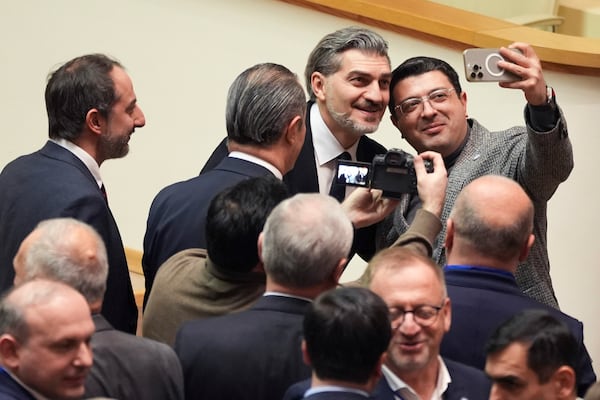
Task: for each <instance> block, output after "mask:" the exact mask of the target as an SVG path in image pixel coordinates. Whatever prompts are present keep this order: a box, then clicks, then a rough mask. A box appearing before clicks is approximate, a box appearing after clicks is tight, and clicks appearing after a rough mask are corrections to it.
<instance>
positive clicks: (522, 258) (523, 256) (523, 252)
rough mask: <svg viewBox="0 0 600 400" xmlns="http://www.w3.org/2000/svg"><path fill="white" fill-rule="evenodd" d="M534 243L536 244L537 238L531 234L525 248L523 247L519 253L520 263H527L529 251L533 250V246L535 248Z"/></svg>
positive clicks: (524, 245) (524, 244)
mask: <svg viewBox="0 0 600 400" xmlns="http://www.w3.org/2000/svg"><path fill="white" fill-rule="evenodd" d="M533 242H535V236H534V235H533V233H531V234H530V235H529V237H528V238H527V240H526V241H525V243H523V247H521V252H520V253H519V261H525V259H526V258H527V256H528V255H529V250H531V246H533Z"/></svg>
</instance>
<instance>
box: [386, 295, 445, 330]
mask: <svg viewBox="0 0 600 400" xmlns="http://www.w3.org/2000/svg"><path fill="white" fill-rule="evenodd" d="M445 301H446V299H444V300H442V304H440V305H439V306H430V305H428V304H423V305H420V306H418V307H415V308H413V309H412V310H402V309H391V310H390V321H391V322H392V327H393V328H394V329H397V328H398V327H400V325H402V323H403V322H404V319H405V317H406V314H412V315H413V319H414V320H415V322H416V323H417V324H419V325H421V326H430V325H432V324H433V323H434V322H435V320H436V319H437V316H438V314H439V313H440V311H441V309H442V308H444V302H445Z"/></svg>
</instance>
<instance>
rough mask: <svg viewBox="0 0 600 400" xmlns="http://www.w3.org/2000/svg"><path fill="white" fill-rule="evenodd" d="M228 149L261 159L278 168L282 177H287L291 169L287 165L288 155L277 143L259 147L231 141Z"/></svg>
mask: <svg viewBox="0 0 600 400" xmlns="http://www.w3.org/2000/svg"><path fill="white" fill-rule="evenodd" d="M228 149H229V151H230V152H232V151H239V152H242V153H246V154H250V155H251V156H254V157H256V158H260V159H261V160H264V161H266V162H268V163H269V164H271V165H273V166H274V167H275V168H277V169H278V170H279V172H281V174H282V175H285V174H286V173H288V172H289V170H290V169H291V166H288V165H286V161H287V158H288V157H287V155H286V154H285V153H283V152H282V151H281V150H280V148H279V147H278V146H277V144H276V143H275V144H272V145H270V146H266V147H259V146H254V145H248V144H239V143H236V142H232V141H230V142H229V144H228Z"/></svg>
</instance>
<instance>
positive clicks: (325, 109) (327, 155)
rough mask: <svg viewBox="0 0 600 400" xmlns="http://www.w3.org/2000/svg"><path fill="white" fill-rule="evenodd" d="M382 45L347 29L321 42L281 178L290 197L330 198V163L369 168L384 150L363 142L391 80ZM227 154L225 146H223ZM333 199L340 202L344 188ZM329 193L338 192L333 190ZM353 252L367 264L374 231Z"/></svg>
mask: <svg viewBox="0 0 600 400" xmlns="http://www.w3.org/2000/svg"><path fill="white" fill-rule="evenodd" d="M387 52H388V46H387V43H386V41H385V40H384V39H383V38H382V37H381V36H380V35H378V34H377V33H375V32H373V31H371V30H368V29H364V28H359V27H348V28H344V29H340V30H338V31H335V32H333V33H330V34H328V35H326V36H325V37H323V38H322V39H321V41H320V42H319V43H318V44H317V45H316V47H315V48H314V50H313V51H312V52H311V54H310V56H309V58H308V62H307V64H306V70H305V79H306V88H307V90H308V93H309V97H310V100H309V102H308V105H307V111H306V139H305V140H304V144H303V146H302V150H301V151H300V155H299V156H298V161H297V162H296V166H295V167H294V168H293V169H292V170H290V171H289V172H288V173H287V174H286V175H285V176H284V182H285V183H286V184H287V185H288V188H289V190H290V192H291V194H295V193H313V192H319V193H323V194H332V195H333V194H334V190H332V189H334V186H335V185H334V184H335V183H336V182H335V179H334V177H335V168H336V159H337V158H338V157H339V156H340V155H341V154H343V153H347V154H348V155H349V159H351V160H354V161H363V162H368V163H370V162H371V161H372V160H373V157H374V156H375V155H376V154H383V153H385V152H386V149H385V147H383V146H382V145H380V144H379V143H377V142H376V141H374V140H372V139H370V138H368V137H367V136H366V134H368V133H372V132H375V131H376V130H377V128H378V127H379V123H380V121H381V118H382V117H383V114H384V112H385V107H386V106H387V104H388V100H389V92H388V89H389V82H390V77H391V72H390V71H391V68H390V60H389V57H388V54H387ZM229 150H232V149H231V144H230V145H229ZM227 152H228V150H227V144H226V141H223V142H221V144H220V145H219V146H218V147H217V149H216V150H215V151H214V152H213V154H212V155H211V158H210V159H209V160H208V161H207V163H206V165H205V166H204V168H203V169H202V172H201V174H202V173H205V172H206V171H208V170H211V169H212V168H214V166H215V165H216V164H217V163H218V162H219V161H220V160H221V159H222V158H223V157H225V156H226V154H227ZM336 189H341V193H340V194H339V195H338V194H336V197H338V196H339V197H338V200H340V201H341V200H342V199H343V198H344V192H345V190H344V188H343V187H342V188H336ZM335 192H339V191H338V190H335ZM354 250H355V251H356V252H358V253H359V254H360V255H361V257H363V258H364V259H366V260H368V259H369V258H371V257H372V255H373V254H374V252H375V227H369V228H365V229H361V230H359V231H358V232H357V237H356V239H355V241H354Z"/></svg>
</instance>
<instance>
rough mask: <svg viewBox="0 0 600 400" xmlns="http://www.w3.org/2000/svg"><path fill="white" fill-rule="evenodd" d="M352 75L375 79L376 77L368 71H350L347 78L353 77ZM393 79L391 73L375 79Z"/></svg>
mask: <svg viewBox="0 0 600 400" xmlns="http://www.w3.org/2000/svg"><path fill="white" fill-rule="evenodd" d="M352 75H360V76H368V77H375V75H373V74H371V73H369V72H366V71H361V70H352V71H349V72H348V74H347V76H352ZM391 78H392V73H391V72H388V73H385V74H382V75H381V76H379V77H375V79H377V80H380V79H391Z"/></svg>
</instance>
